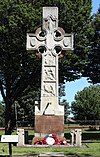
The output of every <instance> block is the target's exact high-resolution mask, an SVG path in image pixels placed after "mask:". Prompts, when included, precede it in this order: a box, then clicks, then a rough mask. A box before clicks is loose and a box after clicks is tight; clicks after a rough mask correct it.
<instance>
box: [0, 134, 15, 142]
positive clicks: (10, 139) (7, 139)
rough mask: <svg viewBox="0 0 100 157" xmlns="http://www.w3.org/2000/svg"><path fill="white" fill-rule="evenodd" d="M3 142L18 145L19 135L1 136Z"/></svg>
mask: <svg viewBox="0 0 100 157" xmlns="http://www.w3.org/2000/svg"><path fill="white" fill-rule="evenodd" d="M1 142H5V143H13V142H16V143H18V135H2V136H1Z"/></svg>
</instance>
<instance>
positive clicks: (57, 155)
mask: <svg viewBox="0 0 100 157" xmlns="http://www.w3.org/2000/svg"><path fill="white" fill-rule="evenodd" d="M39 157H64V153H63V152H50V153H40V154H39Z"/></svg>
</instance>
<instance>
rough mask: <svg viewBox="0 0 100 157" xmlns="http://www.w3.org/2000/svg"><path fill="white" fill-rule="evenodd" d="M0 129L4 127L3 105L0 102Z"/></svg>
mask: <svg viewBox="0 0 100 157" xmlns="http://www.w3.org/2000/svg"><path fill="white" fill-rule="evenodd" d="M0 127H4V105H3V104H2V102H0Z"/></svg>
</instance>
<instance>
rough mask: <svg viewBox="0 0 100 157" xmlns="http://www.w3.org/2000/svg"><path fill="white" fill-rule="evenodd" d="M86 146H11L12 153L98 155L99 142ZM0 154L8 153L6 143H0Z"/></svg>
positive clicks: (92, 156)
mask: <svg viewBox="0 0 100 157" xmlns="http://www.w3.org/2000/svg"><path fill="white" fill-rule="evenodd" d="M87 146H88V147H86V146H83V147H80V148H76V147H73V148H72V147H70V148H69V147H68V148H52V147H50V148H26V147H24V148H22V147H15V146H13V155H27V154H38V153H42V152H64V154H66V155H76V156H77V157H100V143H89V144H87ZM0 155H4V156H5V155H8V144H6V143H0Z"/></svg>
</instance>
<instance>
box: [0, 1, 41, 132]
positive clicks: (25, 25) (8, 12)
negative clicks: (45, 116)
mask: <svg viewBox="0 0 100 157" xmlns="http://www.w3.org/2000/svg"><path fill="white" fill-rule="evenodd" d="M36 14H37V15H38V13H36V11H34V9H33V8H32V5H31V4H30V3H28V4H27V3H24V2H23V1H21V0H19V2H18V1H14V0H11V1H8V0H4V1H3V0H2V1H0V15H2V17H1V19H0V38H1V39H2V40H1V42H0V91H1V94H2V97H3V99H4V101H5V104H6V105H5V114H6V116H5V118H6V119H5V130H6V134H10V133H11V130H12V129H11V128H12V126H11V117H12V115H11V113H12V112H11V111H13V110H12V108H13V106H14V102H15V100H17V99H18V97H20V96H21V94H22V92H23V91H24V90H25V89H26V88H27V87H28V85H30V86H31V84H32V85H33V86H34V84H35V87H34V88H35V89H34V90H37V88H39V82H40V81H39V79H40V69H39V68H40V67H39V66H37V65H39V61H37V60H36V57H35V55H33V54H32V55H31V56H30V55H29V54H28V53H27V52H26V48H25V47H26V45H25V39H26V32H27V31H28V29H29V30H30V31H31V29H33V28H35V24H36V22H35V19H36V16H37V15H36ZM37 19H38V17H37ZM37 21H38V20H37ZM34 22H35V24H34ZM30 23H31V24H30ZM35 75H36V76H37V78H36V77H34V76H35ZM36 82H38V83H37V84H36Z"/></svg>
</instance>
